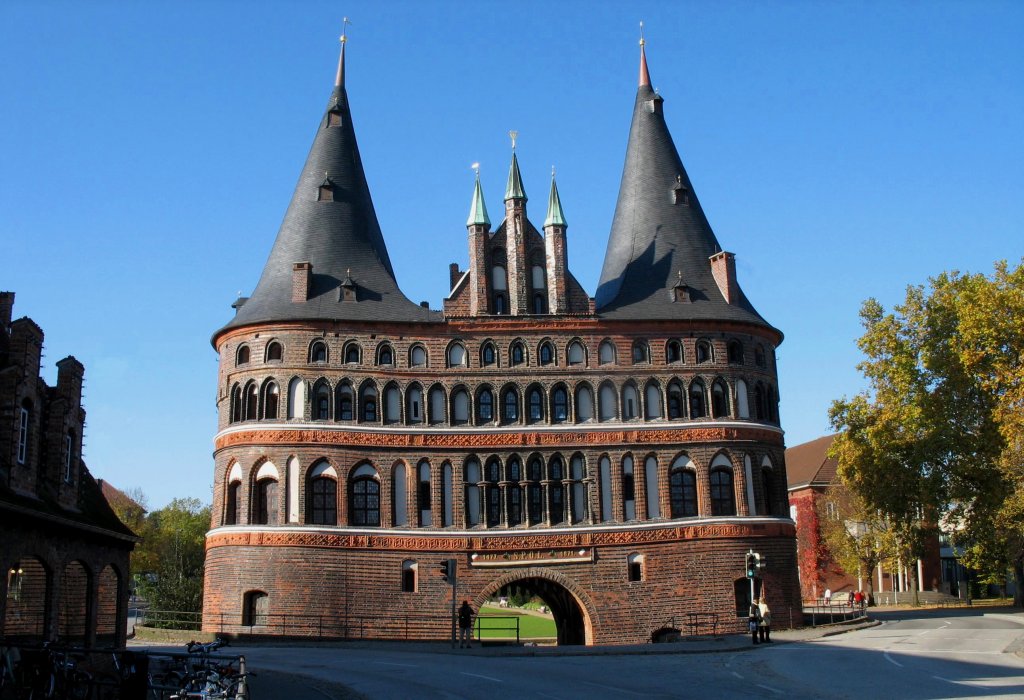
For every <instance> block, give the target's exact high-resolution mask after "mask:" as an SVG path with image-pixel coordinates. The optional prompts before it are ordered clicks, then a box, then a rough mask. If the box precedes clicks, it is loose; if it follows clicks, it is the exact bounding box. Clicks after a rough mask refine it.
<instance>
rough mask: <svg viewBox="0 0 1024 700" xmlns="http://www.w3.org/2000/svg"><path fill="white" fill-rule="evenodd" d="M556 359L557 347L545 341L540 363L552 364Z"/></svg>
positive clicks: (541, 350) (542, 346) (541, 347)
mask: <svg viewBox="0 0 1024 700" xmlns="http://www.w3.org/2000/svg"><path fill="white" fill-rule="evenodd" d="M554 361H555V349H554V347H552V345H551V343H543V344H542V345H541V346H540V363H541V364H542V365H550V364H552V363H554Z"/></svg>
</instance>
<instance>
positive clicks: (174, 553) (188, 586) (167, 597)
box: [138, 498, 210, 612]
mask: <svg viewBox="0 0 1024 700" xmlns="http://www.w3.org/2000/svg"><path fill="white" fill-rule="evenodd" d="M209 525H210V507H209V506H203V505H202V504H201V503H200V502H199V500H198V499H195V498H176V499H174V500H173V501H171V502H170V504H168V505H167V507H165V508H162V509H160V510H158V511H155V512H153V513H151V514H150V515H149V517H148V518H147V519H146V523H145V527H144V529H143V532H142V533H141V534H142V536H143V542H142V546H141V550H142V551H141V552H140V556H139V557H138V566H139V570H138V573H139V574H141V582H142V583H141V591H142V595H143V596H144V597H145V598H146V599H147V600H148V601H149V604H150V606H151V608H152V609H154V610H180V611H185V612H202V609H203V566H204V562H205V558H206V549H205V540H206V531H207V529H208V528H209Z"/></svg>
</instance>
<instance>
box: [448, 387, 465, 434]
mask: <svg viewBox="0 0 1024 700" xmlns="http://www.w3.org/2000/svg"><path fill="white" fill-rule="evenodd" d="M468 422H469V394H467V393H466V390H465V389H463V388H459V389H456V390H455V391H453V392H452V424H454V425H465V424H466V423H468Z"/></svg>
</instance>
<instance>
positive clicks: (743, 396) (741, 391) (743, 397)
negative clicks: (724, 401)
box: [736, 379, 750, 418]
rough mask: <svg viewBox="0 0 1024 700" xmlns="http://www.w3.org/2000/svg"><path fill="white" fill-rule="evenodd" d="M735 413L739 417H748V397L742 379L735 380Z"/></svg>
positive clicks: (745, 384) (745, 385)
mask: <svg viewBox="0 0 1024 700" xmlns="http://www.w3.org/2000/svg"><path fill="white" fill-rule="evenodd" d="M736 413H737V415H738V416H739V417H740V418H750V397H749V395H748V393H747V383H746V382H745V381H743V380H742V379H737V380H736Z"/></svg>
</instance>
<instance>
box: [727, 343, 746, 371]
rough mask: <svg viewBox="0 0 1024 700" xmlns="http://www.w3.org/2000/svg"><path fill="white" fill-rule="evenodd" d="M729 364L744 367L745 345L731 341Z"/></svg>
mask: <svg viewBox="0 0 1024 700" xmlns="http://www.w3.org/2000/svg"><path fill="white" fill-rule="evenodd" d="M728 351H729V364H730V365H742V364H743V344H742V343H740V341H738V340H730V341H729V346H728Z"/></svg>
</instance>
